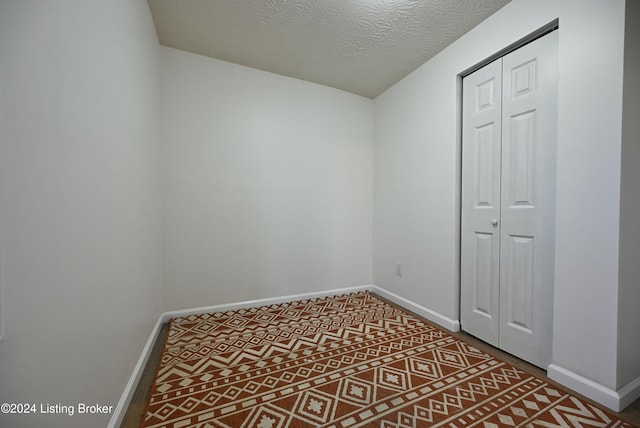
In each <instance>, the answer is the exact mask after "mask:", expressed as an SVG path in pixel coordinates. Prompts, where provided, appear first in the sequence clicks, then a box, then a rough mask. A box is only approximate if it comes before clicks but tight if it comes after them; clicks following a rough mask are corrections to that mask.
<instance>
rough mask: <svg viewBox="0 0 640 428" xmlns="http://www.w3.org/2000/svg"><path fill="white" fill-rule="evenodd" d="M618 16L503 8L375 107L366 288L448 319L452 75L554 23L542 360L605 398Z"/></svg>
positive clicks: (605, 7)
mask: <svg viewBox="0 0 640 428" xmlns="http://www.w3.org/2000/svg"><path fill="white" fill-rule="evenodd" d="M624 6H625V3H624V1H623V0H615V1H610V0H589V1H581V0H580V1H579V0H564V1H551V0H547V1H533V0H514V1H512V2H511V3H509V4H508V5H507V6H505V7H504V8H502V9H501V10H500V11H498V12H497V13H496V14H494V15H493V16H491V17H490V18H489V19H487V20H486V21H484V22H483V23H482V24H480V25H479V26H477V27H476V28H475V29H473V30H472V31H470V32H469V33H467V34H466V35H465V36H464V37H462V38H461V39H459V40H458V41H457V42H455V43H454V44H453V45H451V46H450V47H448V48H447V49H445V50H444V51H442V52H441V53H440V54H438V55H437V56H436V57H434V58H433V59H432V60H430V61H429V62H427V63H426V64H424V65H423V66H422V67H420V68H419V69H418V70H416V71H415V72H414V73H412V74H411V75H410V76H408V77H407V78H405V79H404V80H402V81H401V82H399V83H398V84H396V85H395V86H394V87H392V88H391V89H389V90H388V91H387V92H385V93H384V94H382V95H381V96H380V97H378V98H377V99H376V100H375V133H374V135H375V137H374V138H375V143H374V283H375V284H376V285H378V286H381V287H384V288H387V289H389V290H390V291H392V292H395V293H397V294H400V295H402V296H404V297H407V298H410V299H412V300H414V301H416V302H417V303H419V304H422V305H424V306H426V307H428V308H430V309H432V310H434V311H436V312H439V313H441V314H444V315H445V316H448V317H453V318H456V319H457V318H458V298H459V280H458V269H459V267H458V263H459V262H458V251H459V248H458V227H459V208H458V198H459V196H458V195H459V177H460V167H459V158H460V155H459V148H460V147H459V137H458V129H459V125H458V122H457V120H458V118H457V111H458V104H457V103H458V98H459V90H458V82H457V78H456V76H457V75H458V74H459V73H461V72H462V71H464V70H465V69H467V68H469V67H471V66H473V65H474V64H476V63H478V62H480V61H482V60H483V59H485V58H487V57H489V56H490V55H492V54H494V53H495V52H498V51H499V50H501V49H503V48H505V47H506V46H508V45H510V44H511V43H513V42H515V41H516V40H518V39H520V38H522V37H524V36H526V35H527V34H529V33H532V32H534V31H535V30H537V29H538V28H540V27H542V26H544V25H545V24H547V23H549V22H551V21H553V20H554V19H556V18H559V23H560V37H559V44H560V45H559V100H558V111H559V120H558V123H559V124H558V159H557V166H558V179H557V219H556V228H557V239H556V274H555V304H554V305H555V306H554V341H553V361H554V364H556V366H557V367H561V368H562V369H565V370H567V371H568V373H571V374H572V375H575V377H577V378H579V377H584V378H586V379H588V380H590V381H593V382H595V383H597V384H598V385H600V386H602V388H604V389H605V390H607V392H611V391H615V390H616V389H618V388H619V387H620V386H621V385H619V384H618V381H617V373H616V370H617V349H618V343H617V337H618V335H617V334H616V332H617V331H618V244H619V239H618V232H619V197H620V155H621V123H622V80H621V79H622V67H623V37H624ZM636 245H637V243H636ZM398 261H400V262H404V264H405V274H404V275H403V276H402V277H397V276H394V266H395V263H396V262H398ZM625 338H626V339H628V337H627V336H626V335H625ZM637 363H638V362H637V361H636V362H635V364H636V365H637ZM585 392H588V391H585Z"/></svg>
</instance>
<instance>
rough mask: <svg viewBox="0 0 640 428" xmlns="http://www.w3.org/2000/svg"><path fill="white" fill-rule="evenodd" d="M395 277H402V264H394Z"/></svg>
mask: <svg viewBox="0 0 640 428" xmlns="http://www.w3.org/2000/svg"><path fill="white" fill-rule="evenodd" d="M396 275H397V276H402V263H396Z"/></svg>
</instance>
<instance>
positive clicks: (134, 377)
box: [107, 285, 460, 428]
mask: <svg viewBox="0 0 640 428" xmlns="http://www.w3.org/2000/svg"><path fill="white" fill-rule="evenodd" d="M365 290H366V291H371V292H373V293H376V294H378V295H380V296H382V297H384V298H385V299H388V300H390V301H392V302H394V303H396V304H397V305H399V306H402V307H403V308H405V309H407V310H410V311H412V312H415V313H416V314H418V315H420V316H422V317H424V318H426V319H428V320H429V321H432V322H434V323H436V324H438V325H440V326H442V327H444V328H446V329H448V330H450V331H460V321H458V320H453V319H451V318H448V317H445V316H444V315H441V314H439V313H437V312H435V311H432V310H431V309H428V308H425V307H424V306H421V305H419V304H417V303H414V302H412V301H410V300H408V299H405V298H404V297H400V296H398V295H397V294H394V293H391V292H390V291H387V290H385V289H384V288H381V287H377V286H375V285H361V286H358V287H349V288H338V289H333V290H324V291H318V292H313V293H302V294H293V295H288V296H280V297H272V298H266V299H256V300H249V301H245V302H237V303H226V304H222V305H214V306H203V307H199V308H192V309H181V310H177V311H169V312H164V313H162V314H161V315H160V316H159V317H158V320H157V321H156V324H155V326H154V327H153V330H152V331H151V334H150V335H149V338H148V339H147V343H146V345H145V347H144V349H143V350H142V354H141V355H140V358H138V362H137V363H136V365H135V367H134V368H133V372H132V373H131V377H130V378H129V382H127V385H126V387H125V389H124V391H123V393H122V396H121V397H120V401H119V402H118V405H117V406H116V408H115V409H114V411H113V414H112V415H111V420H110V421H109V424H108V425H107V428H118V427H119V426H120V425H121V424H122V420H123V419H124V416H125V414H126V413H127V408H128V407H129V404H130V403H131V399H132V398H133V394H134V392H135V390H136V387H137V386H138V381H139V380H140V377H141V376H142V372H143V371H144V368H145V366H146V364H147V361H148V360H149V356H150V355H151V350H152V349H153V345H154V343H155V341H156V339H157V337H158V334H159V333H160V329H161V327H162V324H164V323H166V322H168V321H169V320H170V319H171V318H175V317H183V316H188V315H198V314H206V313H209V312H225V311H234V310H238V309H246V308H253V307H258V306H266V305H275V304H278V303H286V302H294V301H297V300H306V299H316V298H318V297H326V296H335V295H338V294H347V293H356V292H358V291H365Z"/></svg>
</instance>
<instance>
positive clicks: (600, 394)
mask: <svg viewBox="0 0 640 428" xmlns="http://www.w3.org/2000/svg"><path fill="white" fill-rule="evenodd" d="M547 376H548V377H549V379H552V380H554V381H556V382H558V383H560V384H562V385H564V386H566V387H567V388H570V389H572V390H574V391H576V392H578V393H580V394H582V395H584V396H585V397H588V398H590V399H592V400H594V401H595V402H597V403H600V404H602V405H603V406H605V407H607V408H609V409H611V410H613V411H614V412H620V411H621V410H623V409H624V408H625V407H627V406H628V405H630V404H631V403H633V402H634V401H635V400H637V399H638V398H640V378H637V379H636V380H634V381H632V382H630V383H628V384H627V385H626V386H624V387H622V388H621V389H619V390H617V391H614V390H613V389H610V388H607V387H605V386H603V385H600V384H599V383H597V382H594V381H592V380H591V379H587V378H585V377H583V376H580V375H578V374H576V373H574V372H572V371H571V370H567V369H565V368H563V367H560V366H558V365H556V364H550V365H549V367H547Z"/></svg>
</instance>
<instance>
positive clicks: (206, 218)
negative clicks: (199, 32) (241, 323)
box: [160, 47, 373, 310]
mask: <svg viewBox="0 0 640 428" xmlns="http://www.w3.org/2000/svg"><path fill="white" fill-rule="evenodd" d="M160 58H161V61H160V69H161V88H162V89H161V97H162V100H161V106H162V107H161V108H162V111H161V116H160V123H161V135H162V141H163V145H164V176H165V183H164V186H165V193H164V211H165V213H166V217H165V223H164V231H165V241H164V243H165V246H164V251H165V256H164V267H165V273H164V275H165V309H171V310H173V309H180V308H188V307H194V306H203V305H213V304H219V303H227V302H234V301H243V300H252V299H257V298H264V297H274V296H282V295H291V294H298V293H304V292H311V291H320V290H327V289H333V288H341V287H351V286H356V285H364V284H370V283H371V271H372V269H371V261H372V256H371V247H372V243H371V242H372V233H371V231H372V214H371V207H372V185H371V183H372V176H371V174H372V166H371V165H372V149H371V141H372V132H373V122H372V120H373V108H372V104H373V103H372V101H371V100H369V99H365V98H362V97H358V96H355V95H352V94H348V93H346V92H342V91H338V90H335V89H330V88H327V87H323V86H320V85H316V84H311V83H307V82H303V81H300V80H295V79H291V78H286V77H282V76H278V75H274V74H270V73H265V72H262V71H258V70H255V69H251V68H247V67H241V66H238V65H233V64H230V63H226V62H222V61H217V60H213V59H210V58H206V57H201V56H197V55H193V54H189V53H186V52H182V51H177V50H174V49H170V48H164V47H162V48H161V49H160Z"/></svg>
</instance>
